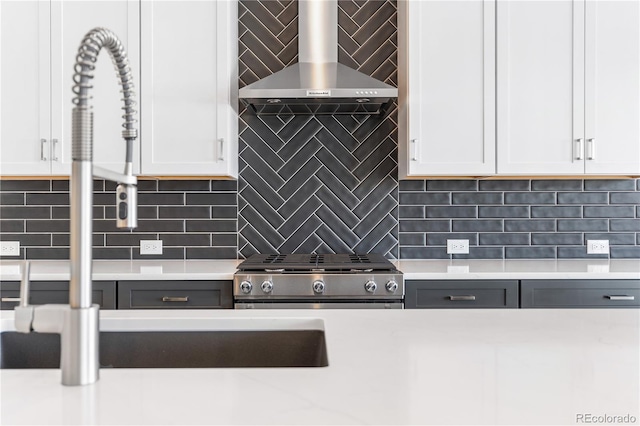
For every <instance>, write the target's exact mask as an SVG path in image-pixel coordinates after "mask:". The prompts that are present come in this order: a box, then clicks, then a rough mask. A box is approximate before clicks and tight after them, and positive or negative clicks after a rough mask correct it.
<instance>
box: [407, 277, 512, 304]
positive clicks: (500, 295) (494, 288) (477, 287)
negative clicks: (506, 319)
mask: <svg viewBox="0 0 640 426" xmlns="http://www.w3.org/2000/svg"><path fill="white" fill-rule="evenodd" d="M404 307H405V309H420V308H453V309H457V308H462V309H464V308H517V307H518V281H516V280H424V281H423V280H415V281H414V280H411V281H405V301H404Z"/></svg>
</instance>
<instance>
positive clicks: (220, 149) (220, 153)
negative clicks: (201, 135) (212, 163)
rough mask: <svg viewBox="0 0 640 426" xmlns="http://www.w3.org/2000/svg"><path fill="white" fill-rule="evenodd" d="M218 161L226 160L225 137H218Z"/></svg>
mask: <svg viewBox="0 0 640 426" xmlns="http://www.w3.org/2000/svg"><path fill="white" fill-rule="evenodd" d="M218 161H224V138H220V139H218Z"/></svg>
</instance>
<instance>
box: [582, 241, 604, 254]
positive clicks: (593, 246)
mask: <svg viewBox="0 0 640 426" xmlns="http://www.w3.org/2000/svg"><path fill="white" fill-rule="evenodd" d="M587 254H609V240H587Z"/></svg>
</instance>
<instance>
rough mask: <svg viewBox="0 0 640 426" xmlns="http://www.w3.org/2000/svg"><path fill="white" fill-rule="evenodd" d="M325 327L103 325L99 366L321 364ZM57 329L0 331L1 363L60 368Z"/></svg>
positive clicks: (9, 366)
mask: <svg viewBox="0 0 640 426" xmlns="http://www.w3.org/2000/svg"><path fill="white" fill-rule="evenodd" d="M327 365H329V362H328V359H327V349H326V343H325V336H324V330H224V331H102V332H101V333H100V366H101V368H229V367H326V366H327ZM59 367H60V336H59V335H58V334H38V333H31V334H23V333H18V332H14V331H5V332H3V333H0V368H3V369H19V368H59Z"/></svg>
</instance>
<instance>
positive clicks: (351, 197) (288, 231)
mask: <svg viewBox="0 0 640 426" xmlns="http://www.w3.org/2000/svg"><path fill="white" fill-rule="evenodd" d="M395 14H396V7H395V3H394V2H389V1H368V2H352V1H340V2H339V17H338V21H339V27H340V30H339V37H338V38H339V45H340V48H339V50H338V51H339V55H338V56H339V60H340V62H342V63H344V64H345V65H349V66H351V67H352V68H356V69H359V70H360V71H362V72H364V73H367V74H369V75H373V76H374V77H376V78H378V79H380V80H383V81H385V82H387V83H389V84H392V85H396V70H397V65H396V64H397V58H396V56H397V40H396V32H397V30H396V15H395ZM296 16H297V2H288V1H286V2H274V1H251V0H249V1H241V2H240V9H239V20H240V23H239V25H240V26H239V32H238V34H239V35H240V44H239V55H240V67H239V69H240V85H241V86H244V85H246V84H249V83H252V82H254V81H256V80H257V79H259V78H263V77H266V76H268V75H270V74H272V73H274V72H276V71H279V70H281V69H282V68H284V67H285V66H286V65H289V64H291V63H294V62H296V61H297V53H298V49H297V41H298V37H297V32H298V31H297V19H296ZM240 120H241V123H242V125H241V130H240V168H239V169H240V180H239V194H238V227H239V234H240V235H239V247H238V250H239V253H240V256H248V255H250V254H253V253H276V252H279V253H310V252H311V253H332V252H354V251H355V252H359V253H366V252H375V253H382V254H384V255H386V256H388V257H391V258H396V257H397V256H398V219H397V217H398V215H397V208H398V181H397V175H398V173H397V136H396V129H397V126H396V122H397V120H396V112H395V111H393V112H392V113H391V114H390V115H389V116H387V117H384V118H380V117H377V116H292V115H289V116H286V115H281V116H277V117H265V116H260V117H257V116H255V115H253V114H252V113H251V112H249V111H246V110H245V111H243V112H242V114H241V116H240Z"/></svg>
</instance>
